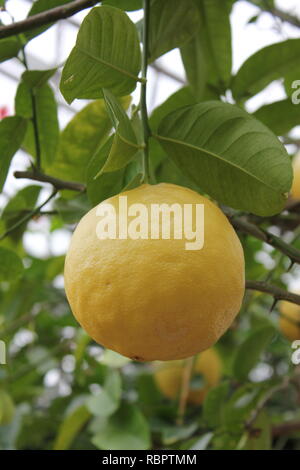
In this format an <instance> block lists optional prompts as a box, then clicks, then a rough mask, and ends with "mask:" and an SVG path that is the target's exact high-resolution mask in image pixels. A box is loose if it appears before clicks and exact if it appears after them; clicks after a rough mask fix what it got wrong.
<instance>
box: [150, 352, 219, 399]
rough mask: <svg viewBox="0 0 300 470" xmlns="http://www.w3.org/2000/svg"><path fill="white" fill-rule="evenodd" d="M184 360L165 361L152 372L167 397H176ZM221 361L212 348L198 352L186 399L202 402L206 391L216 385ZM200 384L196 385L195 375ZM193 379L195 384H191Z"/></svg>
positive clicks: (179, 387) (177, 396) (178, 392)
mask: <svg viewBox="0 0 300 470" xmlns="http://www.w3.org/2000/svg"><path fill="white" fill-rule="evenodd" d="M183 371H184V361H170V362H165V363H164V364H163V365H162V366H160V367H158V369H157V371H156V372H155V373H154V379H155V382H156V384H157V386H158V388H159V390H160V391H161V392H162V394H163V395H165V396H166V397H167V398H171V399H173V400H174V399H178V398H179V395H180V390H181V386H182V380H183ZM221 374H222V363H221V360H220V358H219V355H218V354H217V353H216V351H215V350H214V349H207V350H206V351H203V352H202V353H200V354H199V355H198V356H197V357H196V359H195V363H194V367H193V372H192V377H191V382H190V389H189V394H188V398H187V401H188V402H189V403H193V404H200V403H202V402H203V400H204V398H205V396H206V394H207V392H208V391H209V390H210V389H211V388H212V387H214V386H216V385H217V384H218V383H219V381H220V378H221ZM198 375H200V376H199V379H200V384H199V385H197V376H198ZM193 381H195V384H193Z"/></svg>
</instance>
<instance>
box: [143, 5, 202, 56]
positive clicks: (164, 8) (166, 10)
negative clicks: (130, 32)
mask: <svg viewBox="0 0 300 470" xmlns="http://www.w3.org/2000/svg"><path fill="white" fill-rule="evenodd" d="M150 8H151V9H150V27H149V43H150V44H149V62H153V61H154V60H155V59H157V58H158V57H160V56H162V55H163V54H165V53H166V52H168V51H171V50H172V49H175V48H176V47H180V46H182V45H183V44H184V43H185V42H187V41H188V40H189V39H191V38H192V36H193V35H194V34H195V33H196V31H197V30H198V28H199V11H198V8H197V7H196V5H195V2H194V0H185V1H184V2H183V1H182V0H164V1H163V2H161V0H151V5H150Z"/></svg>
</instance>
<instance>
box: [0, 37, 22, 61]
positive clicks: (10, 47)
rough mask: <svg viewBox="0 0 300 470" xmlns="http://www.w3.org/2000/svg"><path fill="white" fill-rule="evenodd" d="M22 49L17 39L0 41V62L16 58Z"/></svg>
mask: <svg viewBox="0 0 300 470" xmlns="http://www.w3.org/2000/svg"><path fill="white" fill-rule="evenodd" d="M21 47H22V44H21V41H19V40H18V38H15V37H12V38H5V39H1V40H0V62H4V61H5V60H8V59H11V58H12V57H17V55H18V53H19V51H20V49H21Z"/></svg>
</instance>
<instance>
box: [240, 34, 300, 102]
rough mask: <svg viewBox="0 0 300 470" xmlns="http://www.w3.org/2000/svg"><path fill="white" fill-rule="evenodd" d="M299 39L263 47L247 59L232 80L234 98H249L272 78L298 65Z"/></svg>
mask: <svg viewBox="0 0 300 470" xmlns="http://www.w3.org/2000/svg"><path fill="white" fill-rule="evenodd" d="M299 54H300V39H288V40H286V41H282V42H279V43H276V44H272V45H271V46H267V47H264V48H263V49H260V50H259V51H258V52H256V53H255V54H253V55H252V56H251V57H249V59H247V60H246V61H245V62H244V63H243V64H242V66H241V68H240V69H239V70H238V72H237V74H236V76H235V77H234V79H233V82H232V93H233V96H234V98H235V99H236V100H241V99H246V98H250V97H252V96H253V95H255V94H256V93H258V92H260V91H261V90H263V89H264V88H265V87H266V86H267V85H269V84H270V83H271V82H273V81H274V80H277V79H279V78H283V77H285V75H286V74H288V73H290V70H291V69H293V68H296V67H297V66H298V67H299V65H298V64H299Z"/></svg>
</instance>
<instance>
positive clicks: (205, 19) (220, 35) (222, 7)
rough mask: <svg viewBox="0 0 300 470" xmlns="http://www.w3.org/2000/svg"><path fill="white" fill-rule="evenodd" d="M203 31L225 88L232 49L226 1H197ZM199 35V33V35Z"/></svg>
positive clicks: (228, 75)
mask: <svg viewBox="0 0 300 470" xmlns="http://www.w3.org/2000/svg"><path fill="white" fill-rule="evenodd" d="M197 4H198V6H199V8H200V11H201V16H202V28H201V30H202V29H203V28H204V29H205V35H206V42H207V47H208V48H209V53H210V55H211V60H212V61H213V63H214V67H215V69H216V71H217V75H218V77H219V79H220V81H221V82H223V84H224V85H225V86H226V85H227V84H228V83H229V81H230V78H231V68H232V48H231V26H230V19H229V13H230V8H229V5H228V4H227V2H226V1H220V0H197ZM200 34H201V33H200Z"/></svg>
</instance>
